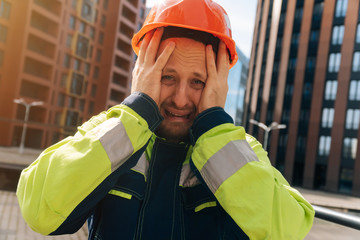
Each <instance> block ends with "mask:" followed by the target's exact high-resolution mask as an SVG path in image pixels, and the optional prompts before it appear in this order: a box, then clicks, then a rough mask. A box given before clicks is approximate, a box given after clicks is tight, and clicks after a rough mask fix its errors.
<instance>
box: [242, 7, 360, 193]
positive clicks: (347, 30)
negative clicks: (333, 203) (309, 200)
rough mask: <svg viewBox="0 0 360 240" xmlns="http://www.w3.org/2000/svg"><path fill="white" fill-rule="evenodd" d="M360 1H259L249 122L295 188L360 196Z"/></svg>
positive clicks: (246, 118)
mask: <svg viewBox="0 0 360 240" xmlns="http://www.w3.org/2000/svg"><path fill="white" fill-rule="evenodd" d="M359 4H360V2H359V1H357V0H259V1H258V7H257V16H256V26H255V30H254V38H253V48H252V53H251V59H250V67H249V78H248V85H247V94H246V114H245V117H244V121H245V122H246V126H247V129H248V132H249V133H251V134H253V135H254V136H256V137H258V138H259V139H260V140H262V138H263V135H264V133H263V131H262V130H259V129H258V128H257V126H253V125H251V124H249V120H250V119H255V120H257V121H260V122H263V123H266V125H269V124H270V123H271V122H277V123H282V124H286V125H287V128H286V129H283V130H274V131H272V132H271V136H270V146H269V156H270V159H271V161H272V163H273V164H274V166H276V167H277V168H278V169H279V170H280V171H281V172H283V174H284V176H285V177H286V179H287V180H288V181H289V182H291V183H292V184H294V185H297V186H303V187H306V188H312V189H322V190H325V191H330V192H340V193H345V194H352V195H356V196H360V141H359V137H360V131H359V121H360V80H359V79H360V11H359V10H360V9H359Z"/></svg>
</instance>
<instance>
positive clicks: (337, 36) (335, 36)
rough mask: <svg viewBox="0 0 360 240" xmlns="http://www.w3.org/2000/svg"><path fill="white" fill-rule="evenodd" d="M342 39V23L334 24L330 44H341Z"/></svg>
mask: <svg viewBox="0 0 360 240" xmlns="http://www.w3.org/2000/svg"><path fill="white" fill-rule="evenodd" d="M343 39H344V25H340V26H334V27H333V32H332V42H331V43H332V44H333V45H341V44H342V42H343Z"/></svg>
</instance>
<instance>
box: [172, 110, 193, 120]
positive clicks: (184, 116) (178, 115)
mask: <svg viewBox="0 0 360 240" xmlns="http://www.w3.org/2000/svg"><path fill="white" fill-rule="evenodd" d="M168 113H169V114H170V115H172V116H174V117H182V118H189V115H180V114H176V113H173V112H170V111H168Z"/></svg>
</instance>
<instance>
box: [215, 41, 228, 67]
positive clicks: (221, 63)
mask: <svg viewBox="0 0 360 240" xmlns="http://www.w3.org/2000/svg"><path fill="white" fill-rule="evenodd" d="M229 67H230V62H229V55H228V52H227V49H226V45H225V43H224V42H223V41H221V42H220V44H219V49H218V56H217V70H218V72H220V71H221V72H222V73H223V71H226V70H228V69H229Z"/></svg>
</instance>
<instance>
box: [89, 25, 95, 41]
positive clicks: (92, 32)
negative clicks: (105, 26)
mask: <svg viewBox="0 0 360 240" xmlns="http://www.w3.org/2000/svg"><path fill="white" fill-rule="evenodd" d="M89 36H90V37H91V38H92V39H94V38H95V28H94V27H92V26H90V29H89Z"/></svg>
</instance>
